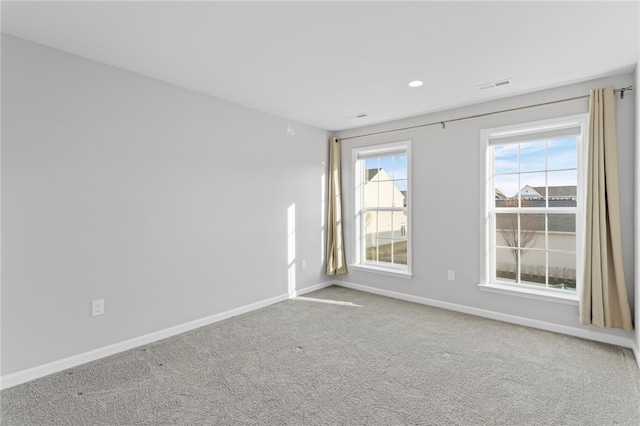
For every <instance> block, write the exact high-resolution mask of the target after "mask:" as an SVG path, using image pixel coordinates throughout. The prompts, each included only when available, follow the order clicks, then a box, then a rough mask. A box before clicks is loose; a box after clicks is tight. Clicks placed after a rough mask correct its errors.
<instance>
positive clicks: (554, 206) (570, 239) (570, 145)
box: [483, 116, 586, 294]
mask: <svg viewBox="0 0 640 426" xmlns="http://www.w3.org/2000/svg"><path fill="white" fill-rule="evenodd" d="M585 128H586V117H585V116H575V117H568V118H565V119H558V120H549V121H546V122H539V123H530V124H524V125H521V126H511V127H509V128H507V129H490V130H487V131H484V132H483V139H484V140H485V143H486V147H487V150H486V152H487V171H488V179H487V205H488V208H487V219H488V220H487V223H488V230H487V252H488V253H487V254H488V256H487V259H488V265H487V281H488V283H489V284H492V283H493V284H500V285H507V286H514V287H518V288H521V289H526V288H531V289H537V290H540V289H542V290H545V291H549V292H562V293H573V294H575V292H576V288H577V287H578V286H579V282H580V277H581V259H580V256H579V255H578V253H581V247H582V246H581V242H582V229H581V226H580V224H582V222H583V213H582V212H583V209H582V205H583V203H584V200H583V198H584V197H583V194H584V190H583V188H582V185H583V183H582V182H583V180H582V173H583V168H584V167H583V155H582V151H583V149H582V148H583V132H584V129H585Z"/></svg>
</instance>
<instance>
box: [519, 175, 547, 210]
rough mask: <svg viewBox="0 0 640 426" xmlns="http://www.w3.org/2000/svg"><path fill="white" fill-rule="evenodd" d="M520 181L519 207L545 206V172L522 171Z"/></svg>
mask: <svg viewBox="0 0 640 426" xmlns="http://www.w3.org/2000/svg"><path fill="white" fill-rule="evenodd" d="M520 182H521V185H522V188H521V189H520V199H521V200H520V206H521V207H546V197H547V188H546V186H547V183H546V182H547V178H546V173H523V174H522V175H520Z"/></svg>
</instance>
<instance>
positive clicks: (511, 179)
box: [493, 174, 520, 207]
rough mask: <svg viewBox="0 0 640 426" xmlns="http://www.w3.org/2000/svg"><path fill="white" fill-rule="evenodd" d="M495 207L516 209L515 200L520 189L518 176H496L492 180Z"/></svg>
mask: <svg viewBox="0 0 640 426" xmlns="http://www.w3.org/2000/svg"><path fill="white" fill-rule="evenodd" d="M493 182H494V188H495V189H494V193H495V199H496V207H517V206H518V205H517V202H516V199H515V198H513V197H515V196H517V194H518V191H519V189H520V181H519V175H517V174H513V175H498V176H495V177H494V179H493Z"/></svg>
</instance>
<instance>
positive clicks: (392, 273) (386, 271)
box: [349, 265, 413, 280]
mask: <svg viewBox="0 0 640 426" xmlns="http://www.w3.org/2000/svg"><path fill="white" fill-rule="evenodd" d="M349 267H350V268H351V269H355V270H357V271H364V272H373V273H375V274H382V275H389V276H392V277H399V278H405V279H408V280H410V279H411V278H412V277H413V274H411V273H410V272H407V271H402V270H399V269H392V268H382V267H378V266H368V265H367V266H365V265H349Z"/></svg>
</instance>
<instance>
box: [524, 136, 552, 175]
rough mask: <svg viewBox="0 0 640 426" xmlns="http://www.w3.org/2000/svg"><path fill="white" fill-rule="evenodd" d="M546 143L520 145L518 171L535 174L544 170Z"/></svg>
mask: <svg viewBox="0 0 640 426" xmlns="http://www.w3.org/2000/svg"><path fill="white" fill-rule="evenodd" d="M545 147H546V142H544V141H543V142H527V143H521V144H520V171H521V172H534V171H535V172H537V171H543V170H545V166H546V161H545V153H546V149H545Z"/></svg>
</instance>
